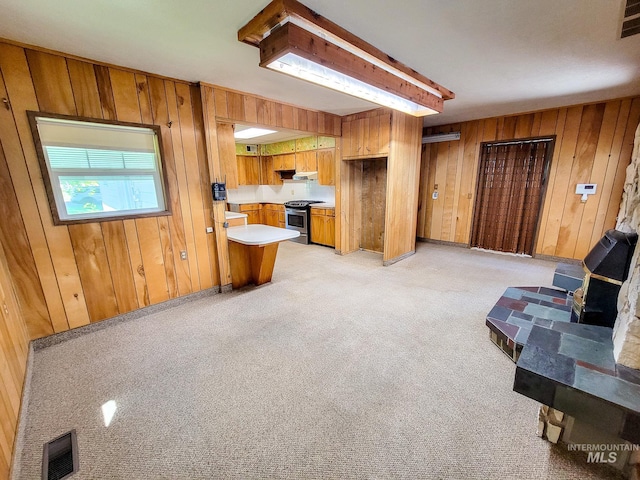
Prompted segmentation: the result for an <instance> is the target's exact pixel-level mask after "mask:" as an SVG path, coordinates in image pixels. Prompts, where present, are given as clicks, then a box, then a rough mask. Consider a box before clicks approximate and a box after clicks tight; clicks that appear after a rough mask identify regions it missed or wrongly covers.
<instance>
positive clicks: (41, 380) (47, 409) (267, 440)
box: [15, 243, 613, 480]
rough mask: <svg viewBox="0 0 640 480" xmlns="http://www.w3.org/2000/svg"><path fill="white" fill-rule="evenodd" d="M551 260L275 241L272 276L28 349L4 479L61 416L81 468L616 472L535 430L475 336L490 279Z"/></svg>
mask: <svg viewBox="0 0 640 480" xmlns="http://www.w3.org/2000/svg"><path fill="white" fill-rule="evenodd" d="M554 268H555V264H554V263H551V262H545V261H541V260H535V259H527V258H515V257H509V256H502V255H494V254H491V253H485V252H477V251H470V250H467V249H463V248H456V247H447V246H441V245H434V244H418V251H417V254H416V255H414V256H412V257H410V258H408V259H406V260H404V261H402V262H400V263H397V264H395V265H393V266H390V267H383V266H382V259H381V257H380V256H378V255H376V254H372V253H366V252H357V253H354V254H351V255H348V256H344V257H340V256H337V255H335V254H334V252H333V250H331V249H328V248H324V247H319V246H313V245H309V246H307V245H299V244H295V243H286V244H283V245H282V246H281V248H280V251H279V253H278V258H277V262H276V269H275V274H274V277H273V282H272V283H271V284H267V285H264V286H262V287H260V288H249V289H245V290H242V291H237V292H233V293H231V294H220V295H214V296H211V297H208V298H202V299H198V300H195V301H192V302H189V303H188V304H183V305H180V306H178V307H175V308H172V309H170V310H165V311H163V312H159V313H155V314H152V315H149V316H147V317H145V318H142V319H137V320H132V321H128V322H124V323H118V324H115V325H113V326H112V327H109V328H106V329H104V330H101V331H97V332H92V333H89V334H87V335H84V336H81V337H78V338H75V339H72V340H69V341H66V342H64V343H61V344H59V345H55V346H51V347H48V348H46V349H43V350H39V351H36V352H35V355H34V358H33V375H32V378H31V387H30V394H29V398H28V405H26V407H25V408H27V411H26V415H27V422H26V424H23V425H22V426H21V428H22V429H23V432H22V433H23V435H22V438H23V442H22V444H21V445H19V446H18V448H19V452H20V455H19V457H18V458H19V462H18V465H17V469H16V472H15V473H16V475H15V477H16V478H20V479H36V478H39V475H40V466H41V458H42V445H43V444H44V443H45V442H46V441H48V440H50V439H52V438H54V437H56V436H57V435H60V434H61V433H64V432H66V431H68V430H70V429H72V428H75V429H76V430H77V433H78V442H79V451H80V472H79V473H78V474H76V476H75V477H74V478H78V479H89V478H91V479H165V478H166V479H215V478H234V479H253V478H285V479H304V478H335V479H350V478H377V479H386V478H407V479H483V480H484V479H510V478H513V479H516V478H518V479H520V478H532V479H533V478H535V479H554V480H558V479H594V478H613V477H610V475H611V474H610V473H609V471H608V470H603V469H594V467H593V466H590V465H587V464H586V461H585V458H584V457H582V456H579V455H578V456H576V455H569V454H568V453H567V452H566V447H562V446H555V447H554V446H552V445H550V444H549V443H547V442H546V441H544V440H541V439H539V438H538V437H536V436H535V427H536V421H535V420H536V414H537V408H538V404H537V403H536V402H534V401H533V400H530V399H527V398H525V397H523V396H521V395H519V394H516V393H514V392H512V383H513V376H514V371H515V365H514V364H513V363H512V362H511V361H510V360H509V359H508V358H507V357H506V356H505V355H504V354H503V353H501V352H500V351H499V350H498V348H496V347H495V346H494V345H493V344H492V343H491V342H490V341H489V338H488V329H487V327H486V326H485V323H484V322H485V316H486V314H487V312H488V311H489V310H490V309H491V307H492V305H493V304H494V303H495V301H496V300H497V299H498V298H499V297H500V295H501V294H502V292H503V291H504V289H505V288H506V287H507V286H510V285H514V286H518V285H550V283H551V279H552V275H553V269H554ZM109 400H114V401H115V402H116V405H117V411H116V412H115V415H114V417H113V420H112V422H111V424H110V425H109V426H108V427H105V424H104V421H103V416H102V412H101V405H103V404H104V403H105V402H107V401H109Z"/></svg>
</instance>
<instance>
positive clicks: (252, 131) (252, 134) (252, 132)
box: [233, 127, 276, 140]
mask: <svg viewBox="0 0 640 480" xmlns="http://www.w3.org/2000/svg"><path fill="white" fill-rule="evenodd" d="M270 133H276V131H275V130H267V129H266V128H253V127H252V128H247V129H246V130H240V131H239V132H235V133H234V134H233V136H234V138H240V139H243V140H244V139H247V138H256V137H262V136H264V135H269V134H270Z"/></svg>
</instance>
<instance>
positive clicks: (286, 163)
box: [273, 153, 296, 171]
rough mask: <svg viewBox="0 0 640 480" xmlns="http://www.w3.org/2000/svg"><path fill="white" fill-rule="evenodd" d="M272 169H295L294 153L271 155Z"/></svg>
mask: <svg viewBox="0 0 640 480" xmlns="http://www.w3.org/2000/svg"><path fill="white" fill-rule="evenodd" d="M273 169H274V170H275V171H281V170H295V169H296V154H295V153H287V154H284V155H274V156H273Z"/></svg>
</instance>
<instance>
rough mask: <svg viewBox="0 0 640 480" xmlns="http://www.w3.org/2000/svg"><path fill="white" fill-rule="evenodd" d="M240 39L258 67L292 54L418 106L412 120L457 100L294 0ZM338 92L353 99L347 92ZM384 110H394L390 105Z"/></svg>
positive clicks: (280, 3)
mask: <svg viewBox="0 0 640 480" xmlns="http://www.w3.org/2000/svg"><path fill="white" fill-rule="evenodd" d="M238 40H240V41H242V42H245V43H247V44H249V45H254V46H256V47H259V48H260V66H262V67H270V68H273V66H271V64H272V62H275V61H277V60H278V59H280V58H282V57H284V56H286V55H287V54H293V55H295V56H296V57H299V58H301V59H304V61H309V62H313V64H316V65H319V66H321V67H323V68H326V69H330V70H331V71H332V72H338V74H341V75H345V76H347V77H348V78H349V79H355V80H356V81H359V82H363V83H365V84H367V85H368V86H371V87H374V88H376V89H379V90H381V91H382V92H385V93H386V94H391V95H393V96H395V97H398V98H399V99H404V100H406V101H409V102H412V103H414V104H416V105H415V106H414V107H418V108H416V109H414V110H412V111H407V113H411V114H413V115H416V116H422V115H426V114H431V113H440V112H442V110H443V104H444V101H445V100H450V99H452V98H454V97H455V95H454V94H453V92H451V91H450V90H448V89H446V88H444V87H442V86H441V85H438V84H437V83H435V82H434V81H432V80H430V79H428V78H427V77H425V76H424V75H421V74H420V73H418V72H416V71H415V70H413V69H411V68H409V67H407V66H406V65H404V64H402V63H401V62H398V61H397V60H395V59H394V58H392V57H390V56H389V55H387V54H385V53H384V52H382V51H380V50H378V49H377V48H376V47H374V46H373V45H370V44H369V43H367V42H365V41H364V40H362V39H361V38H359V37H357V36H355V35H353V34H352V33H350V32H348V31H346V30H345V29H343V28H342V27H340V26H339V25H336V24H335V23H333V22H331V21H330V20H327V19H326V18H324V17H323V16H321V15H319V14H318V13H316V12H314V11H313V10H311V9H310V8H308V7H306V6H305V5H303V4H301V3H299V2H297V1H296V0H274V1H273V2H271V3H270V4H269V5H267V6H266V7H265V8H264V9H263V10H262V11H261V12H260V13H258V14H257V15H256V16H255V17H254V18H253V19H252V20H251V21H250V22H249V23H247V24H246V25H245V26H244V27H242V28H241V29H240V30H239V31H238ZM276 70H277V69H276ZM285 73H287V72H285ZM290 74H291V73H290ZM299 78H303V77H299ZM314 83H318V82H314ZM327 86H328V85H327ZM329 88H335V87H331V86H329ZM336 89H337V90H340V89H338V88H336ZM340 91H344V92H345V93H349V94H352V95H353V93H350V92H348V91H345V90H340ZM355 96H358V95H355ZM360 98H365V97H360ZM365 99H366V100H370V101H375V100H372V99H371V98H365ZM386 106H391V108H394V107H393V106H392V105H388V104H386ZM412 108H413V107H412ZM399 109H401V108H399Z"/></svg>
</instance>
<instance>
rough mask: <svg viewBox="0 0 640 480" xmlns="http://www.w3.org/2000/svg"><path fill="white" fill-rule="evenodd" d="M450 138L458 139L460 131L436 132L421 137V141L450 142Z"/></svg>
mask: <svg viewBox="0 0 640 480" xmlns="http://www.w3.org/2000/svg"><path fill="white" fill-rule="evenodd" d="M452 140H460V132H451V133H436V134H434V135H427V136H424V137H422V143H438V142H450V141H452Z"/></svg>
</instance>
